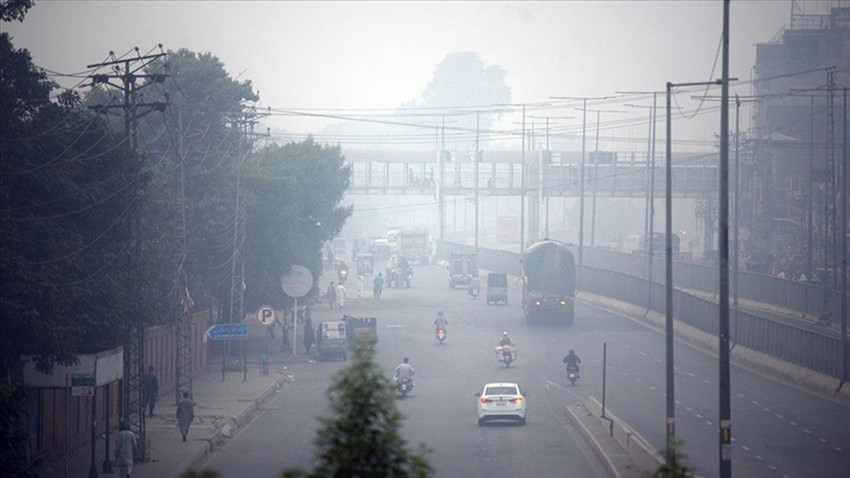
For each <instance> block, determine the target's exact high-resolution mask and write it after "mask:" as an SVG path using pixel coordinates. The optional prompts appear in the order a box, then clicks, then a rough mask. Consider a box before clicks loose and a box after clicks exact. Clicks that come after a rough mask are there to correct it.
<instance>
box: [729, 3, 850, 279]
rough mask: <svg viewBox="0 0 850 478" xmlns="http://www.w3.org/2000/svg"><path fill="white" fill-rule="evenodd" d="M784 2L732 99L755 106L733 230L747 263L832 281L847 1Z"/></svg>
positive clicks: (842, 161) (843, 143)
mask: <svg viewBox="0 0 850 478" xmlns="http://www.w3.org/2000/svg"><path fill="white" fill-rule="evenodd" d="M790 5H791V7H792V8H791V21H790V24H789V25H790V26H789V27H788V28H783V29H782V30H780V31H779V32H778V33H777V34H776V35H775V36H774V38H773V39H771V40H770V41H769V42H767V43H763V44H759V45H757V51H756V64H755V65H754V69H753V96H752V97H748V98H746V99H738V101H739V103H738V105H739V106H740V103H741V102H742V101H745V102H752V103H753V105H754V107H753V109H752V111H753V119H752V126H753V127H752V129H751V130H750V131H749V133H748V134H746V136H744V135H742V136H741V137H740V138H738V139H739V140H740V142H739V143H738V147H739V151H740V158H741V163H740V166H741V169H740V184H739V191H738V192H739V194H738V196H737V197H739V198H740V207H739V208H737V209H738V213H739V215H740V216H739V218H740V224H741V227H740V230H739V231H738V232H739V233H740V240H741V246H742V247H741V248H742V254H743V257H745V259H744V261H745V263H746V264H747V267H749V268H750V269H752V270H758V271H761V272H765V273H769V274H774V275H782V276H784V277H787V278H789V279H792V278H793V279H798V278H801V277H802V276H803V275H805V278H807V279H809V280H812V279H814V280H819V281H830V282H831V284H837V277H838V275H837V274H838V273H839V272H838V271H840V268H841V261H840V259H841V256H840V254H841V247H840V245H841V241H846V240H847V221H846V209H845V208H844V206H842V204H843V202H844V197H845V195H846V191H847V180H846V173H845V172H844V171H843V169H844V170H846V165H847V161H848V159H847V138H848V133H847V106H846V105H847V87H848V86H850V1H847V0H842V1H832V2H798V1H794V2H791V4H790ZM736 184H737V183H736V182H735V180H734V179H731V177H730V185H731V186H732V187H736ZM742 265H743V264H742Z"/></svg>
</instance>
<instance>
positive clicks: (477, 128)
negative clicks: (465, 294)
mask: <svg viewBox="0 0 850 478" xmlns="http://www.w3.org/2000/svg"><path fill="white" fill-rule="evenodd" d="M480 116H481V112H480V111H476V112H475V254H476V256H477V255H478V199H479V198H478V166H479V165H478V163H479V159H478V154H479V151H481V147H480V145H479V144H478V139H479V132H480V126H481V123H480ZM475 275H478V274H477V273H476V274H475Z"/></svg>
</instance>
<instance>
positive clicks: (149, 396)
mask: <svg viewBox="0 0 850 478" xmlns="http://www.w3.org/2000/svg"><path fill="white" fill-rule="evenodd" d="M142 383H143V386H142V394H143V397H142V398H143V402H142V403H143V405H142V406H143V407H144V406H147V408H148V415H149V416H153V409H154V407H155V406H156V401H157V399H158V398H159V379H157V377H156V374H155V373H154V371H153V365H151V366H149V367H148V373H146V374H145V376H144V379H143V382H142Z"/></svg>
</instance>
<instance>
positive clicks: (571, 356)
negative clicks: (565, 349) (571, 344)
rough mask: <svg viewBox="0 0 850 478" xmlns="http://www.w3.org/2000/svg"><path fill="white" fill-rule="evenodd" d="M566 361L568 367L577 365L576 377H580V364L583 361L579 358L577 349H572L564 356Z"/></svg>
mask: <svg viewBox="0 0 850 478" xmlns="http://www.w3.org/2000/svg"><path fill="white" fill-rule="evenodd" d="M564 363H565V364H567V368H569V367H575V369H576V377H578V376H579V375H580V374H579V367H578V364H580V363H581V359H580V358H579V356H578V355H576V351H575V350H573V349H570V352H569V353H568V354H567V355H566V356H564Z"/></svg>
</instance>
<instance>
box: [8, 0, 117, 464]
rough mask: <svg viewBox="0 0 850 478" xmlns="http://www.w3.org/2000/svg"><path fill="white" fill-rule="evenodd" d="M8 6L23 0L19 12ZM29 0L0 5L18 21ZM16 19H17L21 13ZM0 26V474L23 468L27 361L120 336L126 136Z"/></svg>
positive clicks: (69, 353) (42, 361) (47, 359)
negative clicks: (62, 89) (62, 87)
mask: <svg viewBox="0 0 850 478" xmlns="http://www.w3.org/2000/svg"><path fill="white" fill-rule="evenodd" d="M12 4H17V5H24V7H20V8H22V10H20V11H18V13H17V14H15V13H14V12H12V13H10V12H9V11H7V10H6V9H7V7H8V6H9V5H12ZM26 5H27V2H12V3H9V4H7V3H4V4H3V13H2V18H3V20H4V21H5V20H7V19H9V18H12V19H15V18H17V19H20V18H21V17H22V16H23V12H24V11H25V10H26V8H25V7H26ZM16 15H17V16H16ZM54 87H55V84H54V83H53V82H51V81H49V80H48V79H47V78H46V76H45V75H44V73H42V72H41V71H39V70H37V69H36V68H35V66H34V65H33V64H32V60H31V58H30V55H29V52H28V51H26V50H18V49H15V48H14V45H13V44H12V41H11V38H10V37H9V35H8V34H7V33H5V32H4V33H0V230H2V231H3V240H2V241H0V277H2V280H3V287H2V288H0V317H2V320H3V334H2V335H0V414H2V415H3V417H4V419H3V420H2V421H0V436H2V440H3V445H2V447H0V449H2V450H3V452H2V453H0V475H2V476H24V475H26V474H28V473H30V471H31V470H30V469H29V463H28V460H27V458H28V457H27V453H26V444H27V439H26V433H27V431H28V430H29V427H28V426H27V422H26V412H27V406H28V405H29V402H28V400H27V394H26V392H25V386H24V383H23V366H24V358H25V357H30V358H32V360H33V361H34V362H35V365H36V366H37V367H38V369H39V370H41V371H43V372H50V371H51V369H52V368H53V366H54V365H56V364H64V365H69V364H72V363H74V362H75V361H76V356H77V354H79V353H85V352H93V351H98V350H103V349H105V348H110V347H114V346H115V345H117V344H119V343H121V342H123V337H124V335H125V334H126V332H127V330H128V329H127V323H126V322H125V321H123V320H121V319H122V318H123V317H124V314H123V313H122V311H123V310H126V308H127V305H128V300H127V294H126V291H125V289H124V288H123V287H122V285H123V284H125V283H126V282H127V280H126V279H127V268H126V260H125V259H126V257H127V249H126V245H127V244H128V235H127V231H128V228H127V227H126V224H127V221H126V212H127V210H128V209H129V207H130V204H131V202H132V200H133V198H132V197H131V196H130V194H128V192H127V191H128V189H129V188H128V180H127V176H126V172H127V171H128V170H130V169H131V166H132V164H133V159H132V156H131V155H130V154H129V152H128V150H127V148H126V147H125V144H124V142H123V138H121V137H120V136H118V135H116V134H115V132H114V131H113V130H111V129H110V128H109V127H108V125H107V124H106V123H105V122H104V121H102V119H101V118H99V117H96V116H92V115H91V114H90V113H88V111H86V110H85V109H83V108H82V107H81V103H80V99H79V97H78V96H77V95H76V94H74V93H71V92H66V93H63V94H61V95H59V99H58V101H57V102H52V101H51V100H50V94H51V92H52V90H53V89H54Z"/></svg>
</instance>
